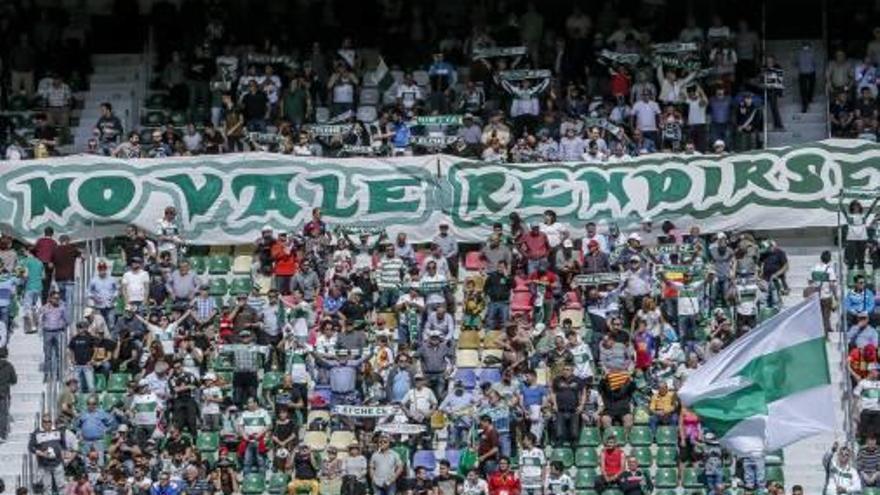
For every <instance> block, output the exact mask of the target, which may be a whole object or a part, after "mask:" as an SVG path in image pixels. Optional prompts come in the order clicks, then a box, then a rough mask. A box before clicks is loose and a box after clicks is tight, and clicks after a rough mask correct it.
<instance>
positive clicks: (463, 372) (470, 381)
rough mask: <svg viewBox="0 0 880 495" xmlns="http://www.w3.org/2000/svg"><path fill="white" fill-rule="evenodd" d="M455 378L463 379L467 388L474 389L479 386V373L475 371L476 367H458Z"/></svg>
mask: <svg viewBox="0 0 880 495" xmlns="http://www.w3.org/2000/svg"><path fill="white" fill-rule="evenodd" d="M455 379H456V380H461V382H462V383H463V384H464V388H466V389H467V390H473V389H474V388H475V387H476V386H477V374H476V373H475V372H474V368H461V367H459V368H457V369H456V370H455Z"/></svg>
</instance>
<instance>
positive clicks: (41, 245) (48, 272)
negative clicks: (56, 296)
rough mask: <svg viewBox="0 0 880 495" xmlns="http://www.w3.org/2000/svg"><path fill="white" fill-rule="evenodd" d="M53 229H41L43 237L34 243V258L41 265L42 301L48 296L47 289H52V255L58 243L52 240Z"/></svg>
mask: <svg viewBox="0 0 880 495" xmlns="http://www.w3.org/2000/svg"><path fill="white" fill-rule="evenodd" d="M54 236H55V229H53V228H52V227H46V228H45V229H43V236H42V237H40V238H39V239H37V242H35V243H34V256H36V257H37V258H38V259H39V260H40V261H41V262H42V263H43V279H42V281H43V290H42V293H41V297H42V300H43V301H45V300H46V299H47V296H48V295H49V289H50V288H51V287H52V278H53V270H52V253H54V252H55V248H56V247H58V242H56V241H55V239H54Z"/></svg>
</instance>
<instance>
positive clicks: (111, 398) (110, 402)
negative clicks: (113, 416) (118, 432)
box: [101, 392, 125, 412]
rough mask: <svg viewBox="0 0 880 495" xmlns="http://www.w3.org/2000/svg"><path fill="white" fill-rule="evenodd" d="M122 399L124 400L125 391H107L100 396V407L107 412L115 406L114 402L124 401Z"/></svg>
mask: <svg viewBox="0 0 880 495" xmlns="http://www.w3.org/2000/svg"><path fill="white" fill-rule="evenodd" d="M124 401H125V393H124V392H122V393H113V392H107V393H106V394H104V395H103V396H102V397H101V408H102V409H104V410H105V411H108V412H109V411H110V410H111V409H113V408H114V407H116V404H118V403H121V402H124Z"/></svg>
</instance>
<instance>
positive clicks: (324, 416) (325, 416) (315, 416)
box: [306, 409, 330, 425]
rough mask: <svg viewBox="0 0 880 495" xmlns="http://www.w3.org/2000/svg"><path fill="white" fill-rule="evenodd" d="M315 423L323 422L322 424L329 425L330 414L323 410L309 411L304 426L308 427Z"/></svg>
mask: <svg viewBox="0 0 880 495" xmlns="http://www.w3.org/2000/svg"><path fill="white" fill-rule="evenodd" d="M316 421H323V422H324V423H330V412H329V411H326V410H324V409H312V410H310V411H309V416H308V418H307V419H306V424H307V425H310V424H312V423H314V422H316Z"/></svg>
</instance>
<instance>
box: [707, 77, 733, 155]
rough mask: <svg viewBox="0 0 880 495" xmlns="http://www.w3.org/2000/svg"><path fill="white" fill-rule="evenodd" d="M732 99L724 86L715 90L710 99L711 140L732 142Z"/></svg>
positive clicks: (725, 142)
mask: <svg viewBox="0 0 880 495" xmlns="http://www.w3.org/2000/svg"><path fill="white" fill-rule="evenodd" d="M730 120H731V98H730V95H728V94H727V93H726V92H725V90H724V87H723V86H718V87H717V88H715V94H714V95H713V96H712V98H710V99H709V140H710V141H712V142H715V141H718V140H721V141H723V142H724V144H728V143H729V142H730Z"/></svg>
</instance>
